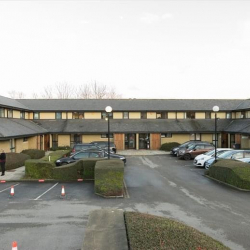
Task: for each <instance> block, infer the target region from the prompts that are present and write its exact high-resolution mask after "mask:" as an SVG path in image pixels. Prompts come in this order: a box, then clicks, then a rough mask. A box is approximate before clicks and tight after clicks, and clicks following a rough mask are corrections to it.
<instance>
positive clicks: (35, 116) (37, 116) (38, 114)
mask: <svg viewBox="0 0 250 250" xmlns="http://www.w3.org/2000/svg"><path fill="white" fill-rule="evenodd" d="M33 117H34V119H36V120H37V119H40V113H39V112H34V114H33Z"/></svg>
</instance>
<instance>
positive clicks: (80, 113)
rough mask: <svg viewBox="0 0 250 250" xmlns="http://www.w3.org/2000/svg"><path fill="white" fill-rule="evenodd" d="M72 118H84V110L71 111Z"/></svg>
mask: <svg viewBox="0 0 250 250" xmlns="http://www.w3.org/2000/svg"><path fill="white" fill-rule="evenodd" d="M73 119H84V112H73Z"/></svg>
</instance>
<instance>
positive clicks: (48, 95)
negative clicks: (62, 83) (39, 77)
mask: <svg viewBox="0 0 250 250" xmlns="http://www.w3.org/2000/svg"><path fill="white" fill-rule="evenodd" d="M43 91H44V93H43V94H42V98H45V99H53V87H52V86H46V87H45V88H44V90H43Z"/></svg>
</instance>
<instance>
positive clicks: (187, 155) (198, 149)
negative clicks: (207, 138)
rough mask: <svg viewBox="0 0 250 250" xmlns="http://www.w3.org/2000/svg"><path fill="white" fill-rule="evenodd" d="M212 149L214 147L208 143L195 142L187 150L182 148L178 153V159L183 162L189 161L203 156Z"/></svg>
mask: <svg viewBox="0 0 250 250" xmlns="http://www.w3.org/2000/svg"><path fill="white" fill-rule="evenodd" d="M212 149H214V145H213V144H211V143H209V142H195V143H192V144H190V145H189V146H188V147H187V148H182V149H180V150H179V151H178V157H179V158H180V159H184V160H191V159H193V158H195V157H196V156H197V155H200V154H204V153H206V152H208V151H210V150H212Z"/></svg>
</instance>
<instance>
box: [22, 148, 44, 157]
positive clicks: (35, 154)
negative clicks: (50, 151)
mask: <svg viewBox="0 0 250 250" xmlns="http://www.w3.org/2000/svg"><path fill="white" fill-rule="evenodd" d="M21 153H23V154H26V155H29V156H30V158H31V159H40V158H42V157H44V156H45V151H44V150H39V149H25V150H23V151H22V152H21Z"/></svg>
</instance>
